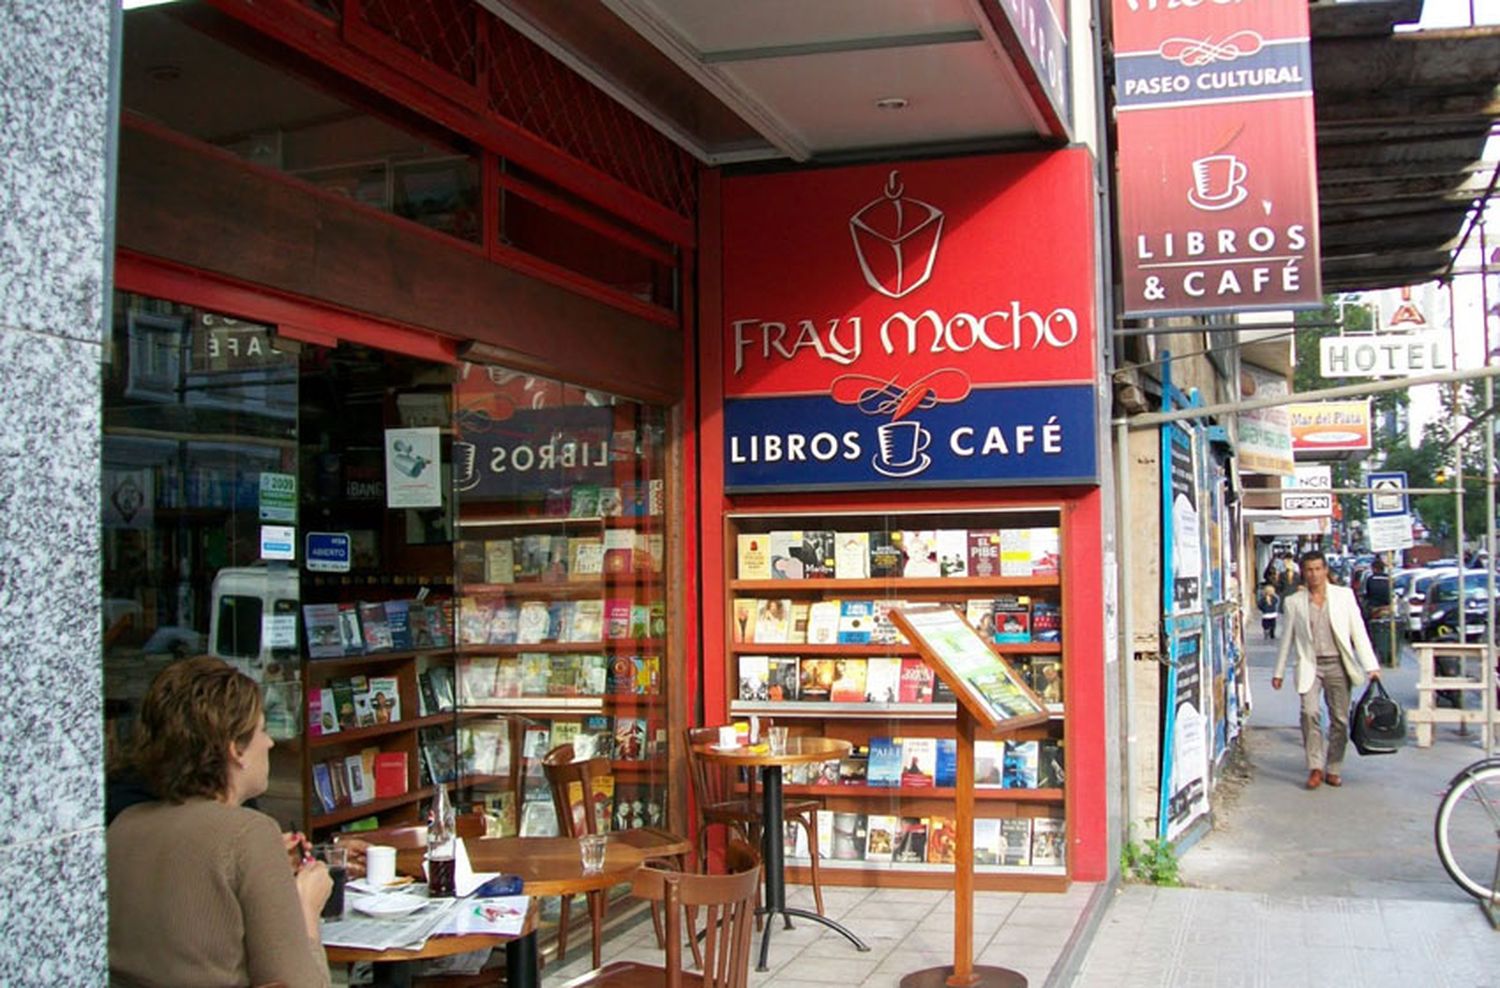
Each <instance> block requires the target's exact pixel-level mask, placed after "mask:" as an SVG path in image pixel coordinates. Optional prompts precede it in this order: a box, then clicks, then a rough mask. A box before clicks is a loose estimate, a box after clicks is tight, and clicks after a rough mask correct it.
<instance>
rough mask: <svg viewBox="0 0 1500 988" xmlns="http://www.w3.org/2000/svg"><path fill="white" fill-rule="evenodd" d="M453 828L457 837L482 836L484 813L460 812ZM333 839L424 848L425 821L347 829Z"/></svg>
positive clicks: (425, 838) (399, 848)
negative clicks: (373, 828)
mask: <svg viewBox="0 0 1500 988" xmlns="http://www.w3.org/2000/svg"><path fill="white" fill-rule="evenodd" d="M453 824H454V827H453V829H454V830H455V831H456V832H457V834H458V836H459V837H462V838H463V839H464V840H470V839H473V838H475V837H483V836H484V814H482V813H460V814H458V815H457V816H455V817H454V818H453ZM334 840H362V841H364V842H365V843H366V844H379V845H382V846H384V847H394V848H395V849H396V850H398V851H410V850H412V849H414V848H421V849H426V847H427V825H426V824H425V823H403V824H398V825H396V826H392V827H379V828H377V829H375V830H349V831H344V832H342V833H338V834H335V835H334Z"/></svg>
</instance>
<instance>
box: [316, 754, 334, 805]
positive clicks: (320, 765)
mask: <svg viewBox="0 0 1500 988" xmlns="http://www.w3.org/2000/svg"><path fill="white" fill-rule="evenodd" d="M312 776H313V792H315V793H316V794H317V797H318V804H319V805H320V806H321V807H322V809H323V812H324V813H332V812H333V811H334V810H335V809H337V808H338V805H339V804H338V799H337V798H336V797H335V796H334V792H333V776H332V775H331V774H330V772H329V769H328V764H327V763H326V762H316V763H314V764H313V767H312Z"/></svg>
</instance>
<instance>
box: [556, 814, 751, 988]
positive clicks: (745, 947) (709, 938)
mask: <svg viewBox="0 0 1500 988" xmlns="http://www.w3.org/2000/svg"><path fill="white" fill-rule="evenodd" d="M728 861H729V863H730V866H731V868H734V869H735V870H734V871H732V872H731V873H730V874H728V875H694V874H688V873H685V872H676V871H668V870H665V869H662V868H653V867H650V866H642V867H641V869H640V870H639V871H637V872H636V874H635V880H634V881H633V882H632V883H631V892H632V894H634V895H636V896H639V897H641V898H643V899H650V900H651V901H652V902H659V903H662V904H663V912H665V913H666V926H667V947H666V967H665V968H662V967H657V966H655V965H651V964H640V963H636V962H634V961H617V962H615V963H613V964H610V965H609V966H607V967H603V968H600V969H598V970H596V971H590V972H589V973H588V974H585V975H582V976H581V977H578V978H574V979H573V980H572V981H569V982H568V983H567V984H565V985H563V986H562V988H661V986H662V985H665V986H666V988H745V984H746V982H748V981H749V977H750V939H751V936H750V934H751V928H752V926H753V925H754V924H753V917H754V913H755V890H756V889H758V888H759V887H760V856H759V855H758V854H756V852H755V850H754V848H752V847H751V846H750V845H749V844H747V843H746V842H745V841H743V840H740V839H738V838H733V839H731V840H730V844H729V852H728ZM684 909H692V910H694V911H695V912H701V913H705V914H706V918H707V925H706V928H705V932H704V935H703V944H702V954H703V961H702V963H701V964H700V965H699V967H700V968H701V971H702V973H693V972H686V971H683V969H682V940H683V929H682V919H681V917H682V913H683V910H684Z"/></svg>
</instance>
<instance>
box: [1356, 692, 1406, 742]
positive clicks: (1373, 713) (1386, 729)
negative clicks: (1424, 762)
mask: <svg viewBox="0 0 1500 988" xmlns="http://www.w3.org/2000/svg"><path fill="white" fill-rule="evenodd" d="M1349 737H1350V739H1351V740H1352V741H1353V742H1354V748H1355V750H1356V751H1358V752H1359V753H1360V754H1361V755H1393V754H1395V753H1396V749H1398V748H1400V747H1401V746H1402V745H1404V744H1405V743H1406V711H1404V710H1402V709H1401V708H1400V707H1399V706H1397V704H1396V701H1395V700H1392V699H1391V695H1390V694H1389V693H1387V692H1386V691H1385V685H1384V684H1383V683H1381V681H1380V680H1378V679H1372V680H1370V685H1368V686H1366V687H1365V691H1364V694H1363V695H1361V696H1360V698H1359V702H1358V703H1356V704H1355V705H1354V710H1353V711H1352V712H1351V713H1350V714H1349Z"/></svg>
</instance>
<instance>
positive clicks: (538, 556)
mask: <svg viewBox="0 0 1500 988" xmlns="http://www.w3.org/2000/svg"><path fill="white" fill-rule="evenodd" d="M514 542H515V550H514V551H515V561H516V566H515V572H516V578H515V582H517V583H538V582H540V581H541V579H542V574H544V573H546V572H547V567H548V565H550V564H551V562H552V536H550V535H523V536H521V537H520V538H518V539H515V540H514Z"/></svg>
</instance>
